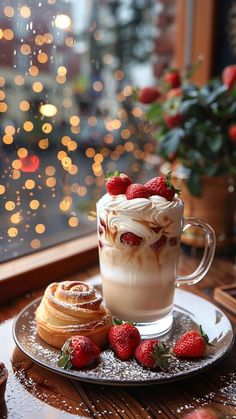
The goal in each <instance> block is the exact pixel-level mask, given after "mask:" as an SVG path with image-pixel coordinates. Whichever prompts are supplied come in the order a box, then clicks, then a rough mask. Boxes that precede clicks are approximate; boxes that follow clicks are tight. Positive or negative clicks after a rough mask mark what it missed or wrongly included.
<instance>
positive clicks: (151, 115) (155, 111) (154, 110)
mask: <svg viewBox="0 0 236 419" xmlns="http://www.w3.org/2000/svg"><path fill="white" fill-rule="evenodd" d="M162 113H163V111H162V108H161V105H160V103H154V104H153V105H151V106H150V108H149V110H148V111H147V120H148V121H152V120H153V119H156V118H158V117H160V116H161V115H162Z"/></svg>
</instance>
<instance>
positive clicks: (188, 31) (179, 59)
mask: <svg viewBox="0 0 236 419" xmlns="http://www.w3.org/2000/svg"><path fill="white" fill-rule="evenodd" d="M215 17H216V0H207V1H205V0H189V1H188V2H186V0H178V1H177V4H176V27H177V28H178V29H177V33H176V45H175V57H174V62H175V65H176V67H177V68H179V69H180V70H181V71H183V72H185V71H186V70H189V68H190V67H191V66H192V65H193V64H196V63H197V61H198V60H199V57H200V56H202V57H203V62H202V63H201V66H200V67H199V68H198V69H197V71H196V72H195V74H194V75H193V76H192V77H191V81H192V82H194V83H196V84H197V85H200V86H201V85H203V84H204V83H206V82H207V81H208V80H209V79H210V78H211V76H212V67H213V54H214V35H215ZM189 19H190V20H191V22H192V26H191V25H189V24H188V21H189ZM186 50H187V51H186Z"/></svg>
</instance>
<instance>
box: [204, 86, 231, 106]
mask: <svg viewBox="0 0 236 419" xmlns="http://www.w3.org/2000/svg"><path fill="white" fill-rule="evenodd" d="M227 91H228V89H227V87H226V86H224V85H220V86H219V87H218V88H217V89H216V90H214V91H213V92H212V93H211V94H210V95H209V96H208V98H207V100H206V103H207V104H208V105H209V104H210V103H212V102H214V101H215V100H217V99H219V98H220V97H221V96H222V95H224V94H225V93H226V92H227Z"/></svg>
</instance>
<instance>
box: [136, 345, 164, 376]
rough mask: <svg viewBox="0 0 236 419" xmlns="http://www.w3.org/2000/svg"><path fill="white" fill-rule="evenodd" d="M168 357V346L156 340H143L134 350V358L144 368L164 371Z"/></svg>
mask: <svg viewBox="0 0 236 419" xmlns="http://www.w3.org/2000/svg"><path fill="white" fill-rule="evenodd" d="M169 357H170V355H169V348H168V346H166V345H165V344H164V343H163V342H160V341H159V340H157V339H147V340H144V341H142V342H141V343H140V344H139V345H138V347H137V348H136V350H135V358H136V359H137V361H138V362H139V363H140V364H141V365H143V366H144V367H146V368H151V369H156V368H160V369H162V370H166V369H167V368H168V364H169V362H168V361H169Z"/></svg>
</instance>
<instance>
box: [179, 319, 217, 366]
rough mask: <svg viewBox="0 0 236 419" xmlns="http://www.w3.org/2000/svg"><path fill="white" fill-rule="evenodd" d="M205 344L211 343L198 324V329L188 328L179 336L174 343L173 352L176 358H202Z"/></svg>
mask: <svg viewBox="0 0 236 419" xmlns="http://www.w3.org/2000/svg"><path fill="white" fill-rule="evenodd" d="M207 346H213V345H212V343H210V342H209V338H208V336H207V334H206V333H204V332H203V330H202V326H200V329H199V330H190V331H188V332H186V333H185V334H184V335H183V336H181V337H180V338H179V339H178V340H177V342H176V343H175V345H174V348H173V353H174V354H175V355H176V356H177V357H178V358H202V357H203V356H204V355H205V353H206V348H207Z"/></svg>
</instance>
